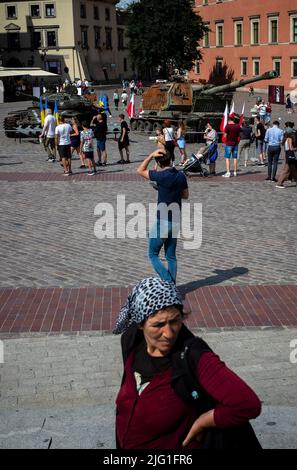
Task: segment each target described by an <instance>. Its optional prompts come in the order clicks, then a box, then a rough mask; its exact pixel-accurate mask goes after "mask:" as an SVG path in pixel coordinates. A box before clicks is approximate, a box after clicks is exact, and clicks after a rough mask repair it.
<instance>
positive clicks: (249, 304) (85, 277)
mask: <svg viewBox="0 0 297 470" xmlns="http://www.w3.org/2000/svg"><path fill="white" fill-rule="evenodd" d="M239 95H240V96H238V97H237V98H236V99H237V103H238V107H239V106H241V103H242V101H243V99H244V98H246V96H243V93H241V94H239ZM22 106H24V103H20V104H18V105H16V104H13V105H2V106H1V107H0V119H2V118H3V117H4V116H5V115H6V113H7V111H8V110H12V109H18V108H19V107H22ZM281 111H282V112H283V109H282V110H281ZM286 117H287V116H286V115H284V113H283V119H285V118H286ZM0 137H1V143H2V145H1V149H0V191H1V202H2V204H1V225H0V236H1V244H0V259H1V270H0V295H1V297H0V339H3V340H4V352H5V362H4V364H3V365H0V390H1V405H0V408H1V416H2V424H3V426H4V428H3V427H2V428H0V447H9V446H11V447H13V446H14V445H15V446H16V447H22V446H26V445H28V446H29V447H30V446H31V447H32V446H33V447H34V445H36V443H35V444H34V443H33V441H31V440H30V436H33V435H34V436H35V434H34V432H35V431H34V429H35V430H36V429H37V428H38V430H39V424H38V425H37V424H36V423H37V422H38V423H40V420H41V416H43V415H42V414H41V415H38V417H36V416H35V417H32V415H30V417H31V418H32V423H33V424H32V428H30V426H29V421H28V420H30V419H31V418H29V414H30V413H29V412H30V410H37V409H38V408H41V409H42V410H43V409H45V408H46V409H48V412H47V414H46V415H44V416H45V417H50V416H53V418H52V419H54V418H55V419H56V418H57V416H56V414H57V413H56V410H57V408H59V407H60V408H63V407H65V409H66V408H67V409H69V407H70V408H72V412H73V413H75V410H76V409H80V408H79V407H81V406H94V411H93V414H94V420H95V419H96V420H98V421H97V422H96V423H94V426H95V427H96V426H97V428H98V424H97V423H98V422H101V421H102V416H105V417H107V418H106V419H107V424H106V429H105V428H104V429H105V431H104V432H103V431H102V429H101V430H98V433H99V434H100V432H101V433H102V432H103V434H104V433H105V434H104V436H101V437H100V438H98V440H97V441H96V442H94V443H92V444H90V446H91V447H98V446H103V447H106V448H110V447H112V446H113V444H112V437H111V432H110V429H111V427H112V425H113V424H112V423H113V418H112V415H113V403H114V397H115V393H116V390H117V389H118V386H119V383H120V375H121V364H120V353H119V339H118V338H113V337H112V336H111V335H110V334H104V332H102V331H101V332H100V330H108V331H110V329H111V328H112V326H113V322H114V318H115V315H116V313H117V311H118V309H119V307H120V305H121V303H122V301H123V299H124V298H125V297H126V294H127V291H128V289H130V287H131V285H132V284H133V283H135V282H136V281H137V280H139V279H140V278H142V277H144V276H148V275H151V274H153V271H152V268H151V267H150V264H149V262H148V260H147V258H146V251H147V239H146V238H140V239H129V238H126V239H122V238H118V239H104V240H99V239H97V238H96V237H95V236H94V225H95V223H96V221H97V220H98V216H96V215H95V214H94V209H95V206H96V205H97V204H98V203H102V202H104V203H106V202H107V203H110V204H112V207H113V208H114V209H115V221H116V222H117V221H120V218H121V217H122V216H123V213H122V212H120V213H119V214H117V211H116V201H117V196H118V195H124V196H125V198H126V204H129V203H135V202H141V203H143V204H144V205H145V207H148V204H149V203H154V202H155V201H156V192H155V191H154V190H153V189H152V187H151V186H150V185H149V183H147V182H145V181H144V180H142V179H140V178H138V177H137V175H136V174H135V169H136V167H137V165H138V164H139V162H140V161H142V160H143V158H144V157H145V156H146V155H147V154H148V153H149V152H150V151H151V150H152V149H153V148H154V143H152V142H151V141H149V140H148V136H143V135H139V134H136V133H135V134H134V133H131V141H132V142H131V150H132V152H131V159H132V161H133V163H132V164H131V165H124V166H123V167H122V166H121V165H117V164H116V161H117V160H118V158H119V157H118V152H117V145H116V142H115V141H114V140H113V139H112V138H109V140H108V152H109V165H108V166H107V168H106V169H104V170H102V171H100V174H99V175H98V176H96V177H95V178H91V177H90V178H88V177H87V176H85V175H84V172H83V171H82V170H79V169H78V167H79V161H78V160H74V162H73V168H74V172H75V173H76V175H75V177H74V178H73V179H68V178H64V177H63V176H61V167H60V166H59V164H57V163H56V164H49V163H47V162H46V161H45V160H46V156H45V154H44V152H43V151H42V148H41V147H40V145H39V144H38V143H36V142H33V141H30V140H23V141H22V142H21V143H19V142H18V141H16V142H15V141H14V139H8V138H6V137H4V134H3V131H1V134H0ZM196 149H197V144H196V145H194V144H191V145H189V146H188V150H189V153H190V152H191V151H193V150H196ZM220 155H222V151H221V149H220ZM281 164H282V162H281ZM223 171H224V161H223V158H222V157H220V159H219V161H218V173H219V174H220V173H222V172H223ZM266 171H267V170H266V168H261V167H258V166H252V165H251V166H249V167H248V168H246V169H245V168H244V167H243V166H242V165H240V172H239V176H238V177H237V178H231V179H230V180H227V181H226V180H225V179H224V178H221V177H220V176H218V177H216V178H205V179H202V178H199V177H192V178H190V179H189V187H190V195H191V199H190V201H191V203H192V204H193V203H201V204H202V214H203V219H202V220H203V227H202V245H201V247H200V248H198V249H195V250H185V249H184V245H183V244H184V242H185V241H186V240H185V238H183V237H182V238H181V239H180V240H179V242H178V251H177V256H178V263H179V266H178V285H179V287H180V288H181V289H182V291H183V293H184V295H186V302H187V305H188V306H189V308H190V309H191V310H192V312H193V313H192V320H190V321H191V323H190V326H191V327H197V326H198V327H203V328H205V327H206V328H207V329H205V330H202V332H203V337H205V338H206V339H207V340H208V341H209V342H210V345H213V346H214V349H215V350H216V351H217V352H218V353H219V354H222V358H223V359H224V360H226V361H227V362H228V364H229V365H230V366H231V367H233V368H234V369H235V370H236V371H237V372H238V373H239V374H240V375H241V376H242V377H243V378H245V379H246V380H247V381H248V383H249V384H250V385H251V386H254V387H255V390H256V391H257V392H258V393H259V395H260V397H261V399H262V400H263V402H264V404H265V406H267V407H268V408H267V409H266V410H265V413H264V415H263V416H264V418H260V419H262V421H258V423H260V424H258V429H259V433H260V434H261V433H263V435H264V440H263V442H264V443H265V445H266V447H269V446H272V447H276V448H277V446H278V445H279V442H280V440H281V439H280V437H279V436H281V435H282V436H283V440H282V447H285V446H286V445H287V446H289V447H290V446H291V447H294V446H295V443H296V437H295V436H293V434H292V435H291V434H290V441H289V440H288V439H287V437H288V435H289V434H286V432H287V433H292V429H293V428H294V429H295V427H296V419H295V417H294V416H296V413H295V411H296V409H295V407H296V396H295V395H296V373H295V370H294V367H295V366H294V365H292V364H291V363H290V362H289V360H288V358H289V352H290V342H291V341H292V340H293V339H294V337H296V329H293V328H292V326H296V321H297V312H296V306H297V298H296V280H297V275H296V261H297V259H296V258H297V254H296V248H295V245H296V244H295V243H294V240H295V239H296V236H297V226H296V222H295V221H296V205H297V204H296V196H297V188H296V185H295V184H290V183H287V184H286V189H285V190H279V191H278V190H277V189H276V188H275V187H274V184H272V183H268V182H266V181H264V178H265V176H266ZM279 171H280V170H279ZM126 219H127V221H128V220H130V219H131V216H128V215H127V216H126ZM112 220H113V219H112V218H111V219H109V223H112ZM144 222H145V221H144V219H142V223H144ZM109 227H110V225H109ZM115 228H117V224H116V223H115ZM118 229H119V230H120V231H121V230H122V229H123V222H121V223H120V222H119V227H118ZM147 229H148V224H147V225H146V232H147ZM96 294H98V295H96ZM115 294H116V295H115ZM97 307H98V309H97ZM267 326H269V327H270V328H268V329H267V328H264V327H267ZM271 326H278V327H279V328H277V329H273V328H271ZM226 327H229V328H231V331H228V328H227V329H226ZM247 327H249V328H247ZM213 328H215V330H212V329H213ZM91 329H92V330H95V331H94V332H90V331H89V332H87V333H83V331H84V330H91ZM33 331H34V332H35V334H32V332H33ZM51 331H57V332H59V333H61V332H63V335H61V334H58V335H56V336H55V335H48V333H49V332H51ZM78 331H80V332H81V334H79V335H73V333H72V334H71V335H70V334H67V333H69V332H78ZM108 331H107V332H108ZM28 332H31V333H30V334H28ZM36 332H39V333H36ZM107 332H105V333H107ZM0 345H1V343H0ZM98 406H99V407H100V406H102V407H107V408H104V409H101V408H100V410H99V408H98ZM108 407H109V408H108ZM269 407H276V408H277V410H279V411H276V408H273V409H272V408H271V409H270V408H269ZM279 407H283V408H282V409H280V408H279ZM285 408H286V411H284V410H285ZM23 410H28V413H29V414H28V415H21V412H22V411H23ZM280 410H281V411H280ZM290 410H291V411H290ZM34 412H35V411H34ZM36 412H37V411H36ZM16 413H20V414H19V418H17V414H16ZM90 413H91V415H92V412H90V411H84V412H83V413H82V414H81V416H83V419H82V421H80V424H81V426H82V427H81V429H82V430H83V431H82V434H83V432H86V431H84V430H86V428H88V425H87V423H88V422H89V420H90ZM275 413H276V414H275ZM277 413H279V415H280V414H281V418H280V420H279V425H277V426H276V427H275V428H274V429H275V435H274V438H272V437H271V436H272V435H273V428H271V427H270V428H269V430H268V428H267V423H271V422H278V419H276V418H275V416H276V415H277V416H279V415H278V414H277ZM283 413H286V414H283ZM294 413H295V414H294ZM61 416H63V418H62V417H61V420H60V421H61V423H63V425H64V426H66V425H67V423H68V424H69V423H70V422H71V416H72V415H71V416H70V415H69V413H68V412H65V414H61ZM67 416H68V417H69V421H67V419H68V418H67ZM44 419H45V418H44V417H43V418H42V420H41V424H40V428H42V429H44V432H46V433H47V434H46V436H45V434H42V433H39V431H38V432H37V431H36V432H37V434H38V436H39V437H38V439H39V440H40V437H42V436H45V437H44V440H46V438H47V437H48V438H50V437H53V436H56V438H55V439H54V441H55V442H54V445H53V447H55V446H56V447H63V442H64V446H66V444H65V439H66V438H65V434H66V432H65V429H64V428H63V429H62V430H61V429H60V430H57V429H58V428H57V425H56V424H55V425H51V424H50V420H47V423H46V425H45V424H44V423H45V421H44ZM73 419H74V418H73ZM263 419H264V420H266V421H263ZM22 420H23V421H22ZM34 423H35V424H34ZM72 424H73V423H72ZM48 426H49V427H48ZM103 426H104V425H103ZM66 427H67V426H66ZM78 427H80V426H78ZM29 428H30V429H29ZM107 428H108V430H107ZM92 429H93V428H92ZM94 429H95V428H94ZM59 432H60V434H59ZM17 435H19V438H18V439H16V436H17ZM59 436H60V437H59ZM285 437H286V439H285ZM85 438H86V434H83V435H82V437H81V439H80V442H85V441H84V439H85ZM270 438H271V439H272V440H270V441H269V439H270ZM15 439H16V440H15ZM59 439H60V440H59ZM63 439H64V441H63ZM273 439H274V440H273ZM279 439H280V440H279ZM34 442H35V441H34ZM38 442H39V441H38ZM285 442H287V444H286V443H285ZM47 445H48V443H45V442H43V443H42V444H40V443H39V444H38V446H39V447H42V446H43V447H44V446H47ZM69 445H70V444H69ZM72 445H73V446H74V444H72ZM36 446H37V445H36Z"/></svg>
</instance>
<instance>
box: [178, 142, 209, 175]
mask: <svg viewBox="0 0 297 470" xmlns="http://www.w3.org/2000/svg"><path fill="white" fill-rule="evenodd" d="M217 156H218V144H217V142H212V143H211V144H210V145H207V146H206V147H204V148H203V149H202V150H199V151H198V153H197V154H195V153H192V155H191V156H190V157H189V158H188V160H187V161H186V162H185V163H184V165H183V168H182V170H183V172H184V173H185V174H186V175H187V174H188V173H199V174H200V176H208V175H209V171H208V168H206V165H207V164H209V163H212V162H214V161H216V159H217Z"/></svg>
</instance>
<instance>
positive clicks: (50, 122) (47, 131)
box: [40, 108, 57, 163]
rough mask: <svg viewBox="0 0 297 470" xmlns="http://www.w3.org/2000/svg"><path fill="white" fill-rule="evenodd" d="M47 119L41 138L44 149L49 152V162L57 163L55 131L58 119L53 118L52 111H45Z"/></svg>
mask: <svg viewBox="0 0 297 470" xmlns="http://www.w3.org/2000/svg"><path fill="white" fill-rule="evenodd" d="M45 114H46V118H45V121H44V126H43V129H42V133H41V135H40V137H41V138H42V139H43V143H44V148H45V150H46V151H47V157H48V158H47V161H48V162H52V163H53V162H55V161H56V147H55V129H56V125H57V122H56V118H55V117H54V116H53V113H52V110H51V109H49V108H48V109H46V110H45Z"/></svg>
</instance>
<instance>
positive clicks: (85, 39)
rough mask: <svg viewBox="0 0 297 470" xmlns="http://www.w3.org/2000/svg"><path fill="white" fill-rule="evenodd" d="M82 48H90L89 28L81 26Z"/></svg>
mask: <svg viewBox="0 0 297 470" xmlns="http://www.w3.org/2000/svg"><path fill="white" fill-rule="evenodd" d="M81 47H82V48H83V49H87V48H88V47H89V39H88V27H87V26H81Z"/></svg>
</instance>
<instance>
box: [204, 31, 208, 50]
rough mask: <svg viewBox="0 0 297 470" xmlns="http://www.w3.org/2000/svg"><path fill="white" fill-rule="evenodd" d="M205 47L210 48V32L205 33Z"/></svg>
mask: <svg viewBox="0 0 297 470" xmlns="http://www.w3.org/2000/svg"><path fill="white" fill-rule="evenodd" d="M203 47H209V31H205V33H204V36H203Z"/></svg>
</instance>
